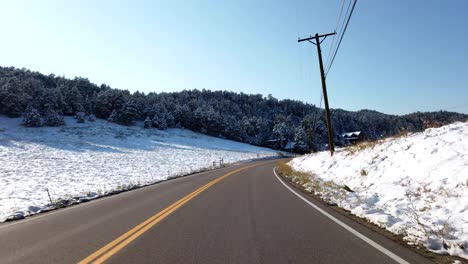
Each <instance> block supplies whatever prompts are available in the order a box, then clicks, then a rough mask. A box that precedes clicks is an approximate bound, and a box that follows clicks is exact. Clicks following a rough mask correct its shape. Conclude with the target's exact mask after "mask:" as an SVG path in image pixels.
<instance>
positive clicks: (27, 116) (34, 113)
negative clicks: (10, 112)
mask: <svg viewBox="0 0 468 264" xmlns="http://www.w3.org/2000/svg"><path fill="white" fill-rule="evenodd" d="M23 125H24V126H27V127H40V126H42V116H41V114H40V113H39V111H38V110H37V109H36V108H35V107H33V106H32V105H30V106H28V107H27V108H26V111H25V112H24V115H23Z"/></svg>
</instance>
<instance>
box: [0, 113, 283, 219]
mask: <svg viewBox="0 0 468 264" xmlns="http://www.w3.org/2000/svg"><path fill="white" fill-rule="evenodd" d="M66 123H67V125H66V126H64V127H41V128H26V127H23V126H21V119H20V118H15V119H11V118H7V117H2V116H0V190H1V191H0V221H3V220H5V219H6V217H8V216H9V215H11V214H12V213H15V212H16V213H17V214H20V215H21V214H26V215H28V214H32V213H35V212H38V211H40V210H44V209H45V208H46V207H47V204H48V203H49V198H48V194H47V191H46V189H48V190H49V192H50V194H51V196H52V199H53V200H54V202H55V201H56V200H57V199H59V198H71V197H88V198H95V197H97V196H99V195H102V194H105V193H106V192H109V191H112V190H115V189H122V188H127V187H128V185H132V184H133V185H135V184H140V185H144V184H149V183H152V182H156V181H161V180H165V179H167V178H168V177H173V176H176V175H182V174H187V173H189V172H191V171H196V170H199V169H202V168H207V167H210V166H212V164H213V161H215V160H216V161H219V159H221V158H223V159H224V163H232V162H237V161H241V160H247V159H253V158H261V157H269V156H275V155H277V154H276V152H275V151H273V150H270V149H266V148H260V147H255V146H251V145H247V144H243V143H239V142H234V141H230V140H224V139H220V138H215V137H209V136H206V135H202V134H197V133H194V132H191V131H187V130H182V129H168V130H164V131H160V130H157V129H143V128H142V126H143V125H142V124H138V125H137V126H132V127H125V126H120V125H116V124H113V123H109V122H107V121H103V120H96V121H95V122H87V123H84V124H78V123H77V122H76V120H74V119H73V118H66Z"/></svg>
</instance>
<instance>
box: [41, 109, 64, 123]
mask: <svg viewBox="0 0 468 264" xmlns="http://www.w3.org/2000/svg"><path fill="white" fill-rule="evenodd" d="M45 123H46V125H48V126H53V127H56V126H63V125H65V121H64V120H63V115H61V114H59V113H58V112H57V111H55V110H53V109H52V108H50V109H49V110H48V111H47V112H46V113H45Z"/></svg>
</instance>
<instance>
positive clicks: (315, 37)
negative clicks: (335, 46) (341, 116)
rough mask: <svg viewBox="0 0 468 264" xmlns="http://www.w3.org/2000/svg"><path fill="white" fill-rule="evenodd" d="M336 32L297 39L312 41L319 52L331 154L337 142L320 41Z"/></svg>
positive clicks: (299, 40)
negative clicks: (331, 117) (334, 137)
mask: <svg viewBox="0 0 468 264" xmlns="http://www.w3.org/2000/svg"><path fill="white" fill-rule="evenodd" d="M335 34H336V32H333V33H328V34H324V35H319V34H315V36H314V37H312V36H310V37H308V38H303V39H298V40H297V42H302V41H309V42H310V43H312V44H314V45H315V46H317V53H318V58H319V64H320V75H321V77H322V92H323V100H324V101H325V118H326V121H327V131H328V146H329V147H330V154H331V156H333V153H335V143H334V142H333V131H332V127H331V119H330V108H329V106H328V95H327V84H326V83H325V71H324V70H323V61H322V50H321V49H320V43H322V41H324V40H325V39H326V38H327V37H328V36H332V35H335ZM320 38H323V39H322V41H320ZM312 40H315V42H313V41H312Z"/></svg>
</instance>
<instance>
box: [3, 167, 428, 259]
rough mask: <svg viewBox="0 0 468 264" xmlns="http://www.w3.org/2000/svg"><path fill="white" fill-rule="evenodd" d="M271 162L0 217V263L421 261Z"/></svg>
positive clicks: (411, 252) (198, 175) (417, 256)
mask: <svg viewBox="0 0 468 264" xmlns="http://www.w3.org/2000/svg"><path fill="white" fill-rule="evenodd" d="M274 165H275V161H258V162H251V163H244V164H238V165H233V166H229V167H226V168H222V169H217V170H214V171H210V172H203V173H198V174H195V175H192V176H188V177H183V178H178V179H175V180H170V181H166V182H163V183H160V184H156V185H152V186H149V187H145V188H141V189H138V190H134V191H131V192H125V193H122V194H119V195H114V196H110V197H106V198H103V199H98V200H95V201H92V202H88V203H84V204H80V205H77V206H72V207H69V208H65V209H61V210H57V211H53V212H50V213H46V214H41V215H38V216H34V217H30V218H28V219H26V220H22V221H18V222H12V223H2V224H0V245H1V246H0V263H35V264H38V263H102V262H105V263H405V261H407V262H409V263H429V261H428V260H427V259H425V258H423V257H421V256H420V255H418V254H416V253H414V252H413V251H411V250H409V249H407V248H405V247H403V246H401V245H399V244H397V243H395V242H394V241H392V240H390V239H388V238H386V237H384V236H382V235H380V234H377V233H375V232H373V231H371V230H370V229H368V228H367V227H365V226H363V225H361V224H359V223H356V222H354V221H353V220H350V219H348V218H346V217H344V216H342V215H341V214H339V213H337V212H335V211H334V210H332V209H330V208H328V207H327V206H324V205H322V204H320V203H317V202H314V201H313V199H310V198H309V197H305V196H303V195H301V194H299V195H300V196H301V197H302V199H301V198H300V197H298V195H296V194H294V193H293V192H292V191H291V190H289V189H288V188H287V186H288V185H287V184H285V183H284V182H282V181H280V179H279V178H277V176H275V174H274V173H273V168H274ZM306 201H307V202H306ZM309 203H312V204H314V205H315V206H317V207H318V208H319V209H321V210H323V211H324V212H325V213H326V214H329V216H331V217H332V218H335V220H338V222H339V223H341V224H343V225H344V226H347V227H349V228H348V229H346V228H345V227H344V226H343V225H341V224H339V223H337V222H336V221H334V220H332V219H330V218H329V217H328V216H326V215H324V214H323V213H322V212H320V211H318V210H317V209H316V208H314V207H313V206H312V205H311V204H309ZM350 230H351V231H350ZM359 236H361V237H359ZM366 239H367V240H368V241H367V242H366V241H365V240H366ZM385 252H387V253H385ZM389 252H391V253H389ZM392 254H393V255H395V256H397V257H396V259H395V258H392V257H390V256H389V255H392Z"/></svg>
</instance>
